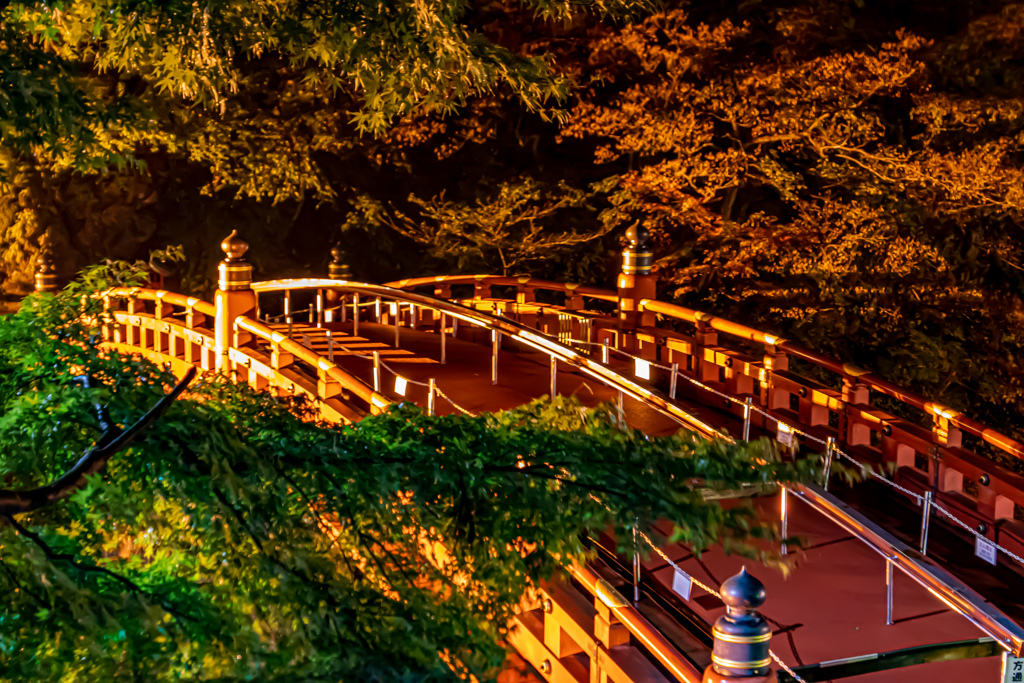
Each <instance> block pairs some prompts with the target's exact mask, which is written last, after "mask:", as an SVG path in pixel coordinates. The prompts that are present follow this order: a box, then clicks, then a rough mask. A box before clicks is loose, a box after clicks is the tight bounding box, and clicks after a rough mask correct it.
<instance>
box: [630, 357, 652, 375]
mask: <svg viewBox="0 0 1024 683" xmlns="http://www.w3.org/2000/svg"><path fill="white" fill-rule="evenodd" d="M634 370H635V372H636V376H637V377H639V378H640V379H650V378H651V364H650V363H649V362H647V361H645V360H644V359H643V358H637V359H636V361H635V363H634Z"/></svg>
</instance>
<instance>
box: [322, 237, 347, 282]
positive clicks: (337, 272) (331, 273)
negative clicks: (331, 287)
mask: <svg viewBox="0 0 1024 683" xmlns="http://www.w3.org/2000/svg"><path fill="white" fill-rule="evenodd" d="M327 277H329V278H331V279H332V280H351V279H352V269H351V268H349V267H348V260H347V259H346V258H345V250H344V249H342V248H341V245H340V244H335V245H334V246H333V247H331V262H330V263H329V264H328V265H327Z"/></svg>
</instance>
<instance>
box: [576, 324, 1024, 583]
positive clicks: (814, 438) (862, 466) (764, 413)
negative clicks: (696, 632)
mask: <svg viewBox="0 0 1024 683" xmlns="http://www.w3.org/2000/svg"><path fill="white" fill-rule="evenodd" d="M570 341H572V343H579V344H586V345H590V346H605V345H604V344H597V343H595V342H585V341H577V340H570ZM609 350H610V351H615V352H616V353H619V354H621V355H624V356H627V357H629V358H633V359H634V360H646V359H643V358H640V357H639V356H635V355H633V354H631V353H629V352H627V351H622V350H621V349H616V348H612V347H610V346H609ZM646 362H648V363H650V364H651V365H652V366H653V367H657V368H660V369H662V370H666V371H669V372H671V371H672V368H671V367H670V366H665V365H661V364H660V363H655V362H652V361H646ZM677 376H679V377H682V378H683V379H685V380H686V381H687V382H689V383H690V384H693V385H695V386H697V387H699V388H701V389H703V390H705V391H707V392H710V393H712V394H714V395H716V396H718V397H720V398H723V399H725V400H727V401H729V402H730V403H734V404H736V405H740V406H743V407H744V408H749V409H750V410H751V412H756V413H758V414H760V415H762V416H764V417H765V418H767V419H769V420H773V421H774V422H776V423H778V424H780V425H785V427H786V428H788V429H789V431H791V432H793V433H794V434H799V435H800V436H802V437H804V438H805V439H808V440H809V441H813V442H814V443H817V444H820V445H822V446H825V447H826V448H828V447H829V444H828V442H827V441H826V440H825V439H822V438H820V437H817V436H814V435H813V434H809V433H807V432H805V431H804V430H802V429H800V428H798V427H794V426H793V425H790V424H789V423H787V422H784V421H783V420H781V419H779V418H777V417H775V416H774V415H772V414H770V413H769V412H768V411H766V410H764V409H763V408H761V407H760V406H757V405H753V404H747V403H746V402H745V401H741V400H739V399H738V398H736V397H735V396H731V395H730V394H726V393H724V392H722V391H719V390H718V389H715V388H714V387H710V386H708V385H707V384H704V383H703V382H701V381H700V380H697V379H694V378H693V377H690V376H689V375H686V374H684V373H681V372H677ZM832 452H833V453H834V454H836V455H837V456H839V457H840V458H843V459H845V460H847V461H849V462H850V463H852V464H853V465H855V466H857V467H859V468H860V470H861V472H864V473H866V474H868V475H869V476H871V477H872V478H873V479H875V480H877V481H880V482H882V483H883V484H885V485H887V486H889V487H891V488H894V489H896V490H898V491H900V492H901V493H903V494H904V495H906V496H908V497H909V498H911V499H912V500H914V501H915V502H916V504H917V505H921V504H922V503H923V501H924V496H922V495H921V494H919V493H915V492H914V491H911V490H910V489H908V488H906V487H904V486H900V485H899V484H897V483H896V482H895V481H893V480H892V479H889V478H888V477H886V476H884V475H882V474H879V473H878V472H876V471H875V470H873V469H872V468H870V467H868V466H867V465H865V464H864V463H862V462H860V461H858V460H857V459H856V458H854V457H853V456H851V455H849V454H848V453H845V452H844V451H842V450H840V449H839V448H837V447H836V446H832ZM932 506H933V507H935V509H936V510H938V511H939V512H941V513H942V514H943V515H945V516H946V517H949V519H951V520H952V521H953V522H954V523H955V524H957V525H958V526H960V527H962V528H963V529H965V530H966V531H968V532H970V533H971V534H972V535H974V536H976V537H978V538H982V539H983V540H985V542H987V543H992V544H993V545H995V546H996V548H998V549H999V550H1000V551H1001V552H1003V553H1004V554H1005V555H1006V556H1007V557H1010V558H1012V559H1014V560H1016V561H1017V562H1018V563H1020V564H1021V565H1024V558H1021V557H1020V556H1019V555H1017V554H1015V553H1013V552H1011V551H1009V550H1007V549H1006V548H1004V547H1003V546H1001V545H999V544H998V543H993V542H992V541H990V540H988V539H987V538H985V536H983V535H982V534H980V533H978V531H976V530H975V529H973V528H971V527H970V526H969V525H968V524H967V523H965V522H964V521H962V520H961V519H959V518H958V517H956V516H955V515H953V513H951V512H949V511H948V510H946V509H945V508H942V507H940V506H939V505H938V504H937V503H935V502H932ZM649 542H650V540H649V539H648V543H649ZM695 583H696V580H695ZM698 585H699V584H698Z"/></svg>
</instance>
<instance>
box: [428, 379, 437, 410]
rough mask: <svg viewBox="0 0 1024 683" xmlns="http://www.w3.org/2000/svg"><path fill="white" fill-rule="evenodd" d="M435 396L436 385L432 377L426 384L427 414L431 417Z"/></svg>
mask: <svg viewBox="0 0 1024 683" xmlns="http://www.w3.org/2000/svg"><path fill="white" fill-rule="evenodd" d="M435 396H437V385H436V383H435V380H434V378H433V377H431V378H430V380H429V384H428V386H427V415H429V416H430V417H433V416H434V414H435V412H436V410H435V406H434V398H435Z"/></svg>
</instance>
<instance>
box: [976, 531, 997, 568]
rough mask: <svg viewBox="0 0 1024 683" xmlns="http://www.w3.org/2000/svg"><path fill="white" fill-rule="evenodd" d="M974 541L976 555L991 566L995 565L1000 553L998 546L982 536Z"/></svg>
mask: <svg viewBox="0 0 1024 683" xmlns="http://www.w3.org/2000/svg"><path fill="white" fill-rule="evenodd" d="M974 539H975V540H974V554H975V555H977V556H978V557H980V558H981V559H983V560H985V561H986V562H988V563H989V564H995V563H996V555H997V554H998V552H999V551H998V549H997V548H996V544H995V543H990V542H988V541H986V540H985V539H984V538H982V537H981V536H975V537H974Z"/></svg>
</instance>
